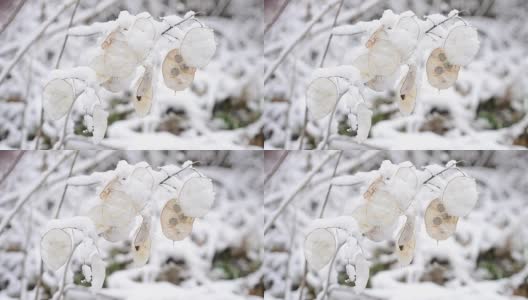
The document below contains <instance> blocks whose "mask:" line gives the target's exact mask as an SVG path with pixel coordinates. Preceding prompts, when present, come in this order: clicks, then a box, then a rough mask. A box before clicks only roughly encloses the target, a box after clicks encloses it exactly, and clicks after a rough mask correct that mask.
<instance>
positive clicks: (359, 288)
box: [354, 253, 370, 294]
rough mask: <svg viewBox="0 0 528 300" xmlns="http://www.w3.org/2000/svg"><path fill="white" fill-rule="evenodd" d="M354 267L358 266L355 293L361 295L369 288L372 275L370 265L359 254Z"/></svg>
mask: <svg viewBox="0 0 528 300" xmlns="http://www.w3.org/2000/svg"><path fill="white" fill-rule="evenodd" d="M354 265H355V266H356V281H355V283H356V285H355V286H354V291H355V292H356V293H358V294H359V293H361V292H363V290H364V289H365V288H366V287H367V283H368V279H369V275H370V264H369V262H368V261H367V260H366V259H365V257H363V255H362V254H361V253H358V254H356V258H355V263H354Z"/></svg>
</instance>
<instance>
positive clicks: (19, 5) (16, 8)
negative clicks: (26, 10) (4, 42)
mask: <svg viewBox="0 0 528 300" xmlns="http://www.w3.org/2000/svg"><path fill="white" fill-rule="evenodd" d="M26 2H27V1H26V0H21V1H19V2H18V5H17V7H15V10H14V11H13V13H12V14H11V15H9V17H8V19H7V21H6V22H5V23H4V25H2V28H1V29H0V34H2V33H4V30H6V29H7V27H8V26H9V24H11V22H13V20H14V19H15V17H16V16H17V15H18V13H19V12H20V9H22V6H24V4H26Z"/></svg>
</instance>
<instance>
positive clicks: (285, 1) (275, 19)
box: [264, 0, 291, 34]
mask: <svg viewBox="0 0 528 300" xmlns="http://www.w3.org/2000/svg"><path fill="white" fill-rule="evenodd" d="M290 2H291V0H284V1H283V2H282V5H281V6H280V7H279V10H278V11H277V13H276V14H275V15H274V16H273V18H272V19H271V21H270V22H269V23H268V24H266V28H264V34H266V33H267V32H268V31H269V30H270V29H271V27H273V24H275V22H277V20H278V19H279V17H280V16H281V15H282V13H283V12H284V10H285V9H286V7H287V6H288V4H290Z"/></svg>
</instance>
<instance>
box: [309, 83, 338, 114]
mask: <svg viewBox="0 0 528 300" xmlns="http://www.w3.org/2000/svg"><path fill="white" fill-rule="evenodd" d="M337 98H338V95H337V85H336V84H335V83H334V82H333V81H332V80H330V79H328V78H326V77H321V78H317V79H315V80H314V81H312V82H311V83H310V85H309V86H308V89H307V91H306V106H307V107H308V110H309V111H310V113H311V114H312V117H313V118H314V119H316V120H319V119H322V118H324V117H326V116H327V115H329V114H330V113H331V112H332V110H334V108H335V106H336V103H337Z"/></svg>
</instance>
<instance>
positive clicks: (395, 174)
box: [304, 161, 478, 293]
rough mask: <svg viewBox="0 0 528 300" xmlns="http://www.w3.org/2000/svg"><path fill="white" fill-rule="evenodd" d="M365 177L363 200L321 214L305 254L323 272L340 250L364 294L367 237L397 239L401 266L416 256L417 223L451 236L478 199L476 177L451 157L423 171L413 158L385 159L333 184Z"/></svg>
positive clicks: (436, 235) (437, 236) (437, 235)
mask: <svg viewBox="0 0 528 300" xmlns="http://www.w3.org/2000/svg"><path fill="white" fill-rule="evenodd" d="M358 182H365V183H368V184H365V186H364V187H363V190H364V192H363V194H362V196H361V197H360V198H361V199H360V202H359V203H358V204H357V206H355V209H354V210H353V212H352V216H351V217H350V216H338V217H334V218H323V219H317V220H315V221H313V222H312V224H311V225H310V226H309V228H308V230H307V234H306V237H305V241H304V254H305V258H306V261H307V262H308V265H309V266H310V268H312V269H314V270H316V271H319V270H321V269H323V268H324V267H326V266H328V265H330V267H329V269H328V272H331V270H332V263H333V262H334V260H335V258H336V256H337V255H338V254H341V257H342V258H343V261H345V262H346V268H345V269H346V273H347V275H348V277H349V278H348V281H349V282H353V283H354V284H355V286H354V289H355V290H356V291H357V292H358V293H360V292H361V291H363V289H365V287H366V285H367V282H368V279H369V268H370V267H369V266H370V263H369V261H368V257H369V256H370V255H369V253H366V252H365V251H364V246H363V244H364V242H365V239H368V240H371V241H373V242H382V241H393V242H394V257H395V258H396V259H397V261H398V264H399V265H400V266H405V265H409V264H411V263H412V261H413V257H414V254H415V251H416V249H417V246H419V245H417V238H416V237H417V232H418V228H419V227H420V226H421V225H422V224H424V225H425V228H426V231H427V234H428V236H429V237H430V238H431V239H433V240H435V241H443V240H446V239H448V238H449V237H451V236H453V234H454V233H455V231H456V226H457V223H458V221H459V218H462V217H464V216H467V215H468V214H469V213H470V212H471V211H472V210H473V208H474V207H475V205H476V203H477V199H478V192H477V184H476V181H475V179H474V178H472V177H470V176H468V175H466V174H465V173H464V172H463V171H462V170H461V169H459V168H458V167H457V166H456V162H454V161H451V162H449V163H448V164H447V165H446V166H445V167H441V166H438V165H431V166H427V167H424V168H423V169H422V170H419V169H417V168H415V167H414V166H413V165H412V164H411V163H410V162H404V163H401V164H397V165H396V164H392V163H391V162H389V161H384V162H383V163H382V164H381V166H380V169H379V170H376V171H372V172H368V173H358V174H356V175H352V176H343V177H341V178H340V177H336V178H334V179H333V183H335V184H338V185H348V184H350V185H354V184H357V183H358Z"/></svg>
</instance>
